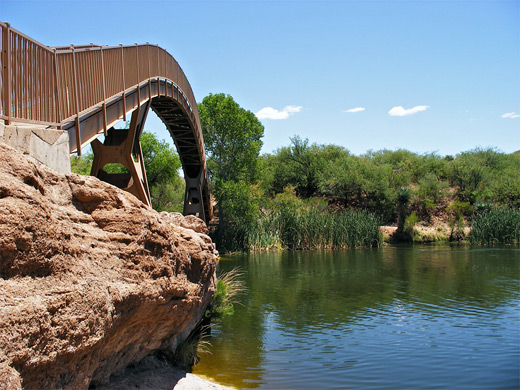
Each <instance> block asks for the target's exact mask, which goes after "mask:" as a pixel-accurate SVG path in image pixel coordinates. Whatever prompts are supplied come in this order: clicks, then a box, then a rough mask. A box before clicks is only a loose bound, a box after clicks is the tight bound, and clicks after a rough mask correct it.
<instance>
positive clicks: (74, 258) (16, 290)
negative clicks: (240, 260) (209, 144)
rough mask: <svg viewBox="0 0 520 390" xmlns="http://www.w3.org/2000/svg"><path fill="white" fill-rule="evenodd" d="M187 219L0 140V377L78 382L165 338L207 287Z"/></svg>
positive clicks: (164, 344)
mask: <svg viewBox="0 0 520 390" xmlns="http://www.w3.org/2000/svg"><path fill="white" fill-rule="evenodd" d="M192 225H193V226H195V225H197V226H199V227H200V228H199V229H197V230H199V231H204V230H203V226H204V224H203V223H201V221H200V220H198V221H196V220H194V219H193V218H192V217H189V218H187V219H185V218H183V217H182V216H180V215H173V216H172V215H170V214H168V213H161V214H159V213H157V212H155V211H154V210H152V209H151V208H149V207H147V206H145V205H143V204H142V203H141V202H140V201H139V200H137V199H136V198H135V197H134V196H132V195H130V194H128V193H126V192H124V191H122V190H119V189H117V188H115V187H113V186H111V185H108V184H106V183H104V182H101V181H99V180H98V179H96V178H93V177H84V176H78V175H74V174H71V175H59V174H57V173H55V172H53V171H51V170H50V169H48V168H46V167H44V166H42V165H39V164H38V163H36V162H34V161H32V160H28V159H27V158H26V157H25V156H24V155H22V154H21V153H19V152H17V151H15V150H14V149H12V148H10V147H8V146H6V145H5V144H1V143H0V387H1V388H8V389H11V388H12V389H17V388H20V386H23V388H25V389H42V388H45V389H54V388H64V389H86V388H88V387H89V385H92V384H94V385H95V384H100V383H104V382H106V381H107V380H108V378H109V377H110V375H111V374H113V373H116V372H118V371H120V370H122V369H123V368H124V367H126V366H127V365H128V364H131V363H135V362H138V361H140V360H141V359H142V358H144V357H145V356H147V355H149V354H150V353H151V352H153V351H155V350H161V349H171V348H175V346H176V345H177V344H178V342H179V340H180V339H182V338H183V337H186V336H187V335H188V334H189V332H190V331H191V329H193V328H194V327H195V326H196V324H197V322H198V320H199V319H200V317H201V316H202V313H203V311H204V310H205V308H206V306H207V304H208V302H209V300H210V298H211V296H212V294H213V291H214V278H215V266H216V254H217V253H216V251H215V249H214V246H213V243H212V242H211V239H210V238H209V237H208V236H206V235H205V234H203V233H198V232H195V231H194V230H191V229H186V228H185V227H182V226H192Z"/></svg>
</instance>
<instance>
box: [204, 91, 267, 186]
mask: <svg viewBox="0 0 520 390" xmlns="http://www.w3.org/2000/svg"><path fill="white" fill-rule="evenodd" d="M198 108H199V115H200V123H201V126H202V133H203V136H204V145H205V149H206V154H207V167H208V170H209V176H210V180H212V181H213V183H217V182H228V181H239V180H242V181H245V182H249V183H250V182H252V181H253V180H254V179H255V176H256V173H257V158H258V154H259V152H260V148H261V147H262V140H261V138H262V137H263V135H264V127H263V126H262V124H261V123H260V121H259V120H258V119H257V118H256V117H255V115H254V114H253V113H252V112H251V111H247V110H245V109H243V108H241V107H240V106H239V105H238V104H237V103H236V102H235V101H234V100H233V98H232V97H231V96H230V95H224V94H223V93H220V94H216V95H213V94H209V95H208V96H206V97H205V98H204V99H203V100H202V102H201V103H200V104H199V106H198Z"/></svg>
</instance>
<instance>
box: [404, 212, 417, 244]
mask: <svg viewBox="0 0 520 390" xmlns="http://www.w3.org/2000/svg"><path fill="white" fill-rule="evenodd" d="M417 220H418V217H417V214H415V212H413V213H411V214H410V215H409V216H408V217H406V219H405V221H404V229H403V232H404V233H405V234H406V236H407V237H408V238H409V240H410V241H412V240H413V237H414V235H415V224H416V223H417Z"/></svg>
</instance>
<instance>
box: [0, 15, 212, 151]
mask: <svg viewBox="0 0 520 390" xmlns="http://www.w3.org/2000/svg"><path fill="white" fill-rule="evenodd" d="M0 28H1V30H2V39H1V43H0V45H1V46H0V48H1V52H2V55H1V56H0V69H1V77H0V87H1V88H0V90H1V91H2V93H0V119H3V120H4V121H5V122H6V123H7V124H9V123H11V122H28V123H38V124H44V125H49V126H55V127H57V128H60V127H61V126H62V125H63V124H64V123H68V122H71V121H74V120H76V123H78V124H79V117H80V116H81V115H82V114H84V113H85V112H87V111H89V110H91V109H92V108H93V107H100V106H101V107H103V109H104V108H105V105H106V103H107V101H110V100H111V99H114V98H118V97H120V98H122V100H123V104H124V101H125V93H126V92H127V91H130V90H135V89H136V88H137V91H138V93H139V92H140V89H141V88H139V86H140V85H141V84H143V83H146V82H148V85H149V86H150V85H151V81H152V80H153V79H161V80H169V81H170V82H172V83H173V84H175V85H176V87H177V88H178V89H179V91H180V92H181V93H182V94H183V95H184V98H185V101H186V107H185V109H186V111H187V113H188V115H189V116H190V117H191V120H192V123H194V124H195V125H196V127H197V129H196V130H197V131H196V133H198V130H200V122H199V116H198V111H197V103H196V100H195V97H194V95H193V91H192V89H191V86H190V84H189V82H188V79H187V78H186V75H185V74H184V72H183V70H182V68H181V67H180V66H179V64H178V63H177V61H176V60H175V59H174V58H173V57H172V56H171V55H170V54H169V53H168V52H167V51H166V50H164V49H162V48H160V47H159V46H157V45H150V44H148V43H147V44H144V45H137V44H135V45H131V46H122V45H120V46H115V47H114V46H112V47H109V46H98V45H84V46H67V47H54V48H51V47H48V46H44V45H42V44H41V43H39V42H37V41H35V40H34V39H32V38H30V37H28V36H26V35H25V34H23V33H21V32H19V31H17V30H15V29H13V28H11V27H10V25H9V24H8V23H2V22H0ZM148 92H149V93H150V97H151V90H150V87H149V90H148ZM77 127H79V126H77ZM76 131H79V129H76ZM196 138H199V137H198V135H196ZM78 139H79V137H78ZM197 141H198V142H197V143H198V144H199V145H201V144H202V142H201V140H200V139H197ZM202 150H203V149H202Z"/></svg>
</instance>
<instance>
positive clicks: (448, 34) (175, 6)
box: [0, 0, 520, 155]
mask: <svg viewBox="0 0 520 390" xmlns="http://www.w3.org/2000/svg"><path fill="white" fill-rule="evenodd" d="M0 20H2V21H7V22H9V23H11V25H12V26H13V27H14V28H16V29H18V30H20V31H22V32H23V33H25V34H27V35H29V36H30V37H33V38H35V39H36V40H38V41H40V42H42V43H44V44H46V45H50V46H55V45H68V44H70V43H74V44H83V43H90V42H93V43H97V44H107V45H116V44H119V43H124V44H132V43H134V42H138V43H144V42H150V43H154V44H155V43H157V44H159V45H160V46H162V47H163V48H165V49H166V50H168V51H169V52H170V53H171V54H172V55H173V56H174V57H175V58H176V59H177V60H178V62H179V63H180V64H181V66H182V67H183V69H184V71H185V73H186V74H187V76H188V79H189V80H190V82H191V85H192V87H193V90H194V93H195V96H196V98H197V100H198V101H201V100H202V99H203V98H204V97H205V96H206V95H208V94H209V93H220V92H223V93H227V94H230V95H231V96H233V97H234V98H235V100H236V101H237V102H238V103H239V104H240V105H241V106H242V107H244V108H246V109H248V110H250V111H252V112H254V113H256V114H257V115H258V116H259V117H261V121H262V123H263V124H264V126H265V135H264V147H263V149H262V152H265V153H267V152H272V151H273V150H275V149H276V148H279V147H281V146H286V145H288V144H289V142H290V141H289V137H291V136H293V135H300V136H301V137H302V138H308V139H309V140H310V141H311V142H316V143H319V144H331V143H332V144H337V145H341V146H344V147H346V148H347V149H349V150H350V151H352V152H353V153H355V154H362V153H365V152H366V151H368V150H379V149H392V150H393V149H398V148H405V149H409V150H411V151H414V152H418V153H425V152H438V153H439V154H441V155H445V154H457V153H459V152H461V151H465V150H469V149H473V148H475V147H488V146H491V147H496V148H498V149H499V150H501V151H504V152H507V153H510V152H513V151H516V150H519V149H520V2H519V1H385V2H382V1H364V2H361V1H227V2H219V1H211V2H209V1H124V2H119V1H110V0H105V1H89V2H83V1H33V2H30V1H8V0H0ZM353 109H357V110H353ZM349 110H350V112H348V111H349ZM275 118H278V119H275ZM147 128H148V129H149V130H154V131H155V132H156V133H157V134H158V135H159V136H160V137H161V138H167V137H168V134H167V133H166V131H165V129H164V127H163V126H162V125H161V123H160V121H159V120H158V119H156V118H155V119H154V118H149V120H148V122H147Z"/></svg>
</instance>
